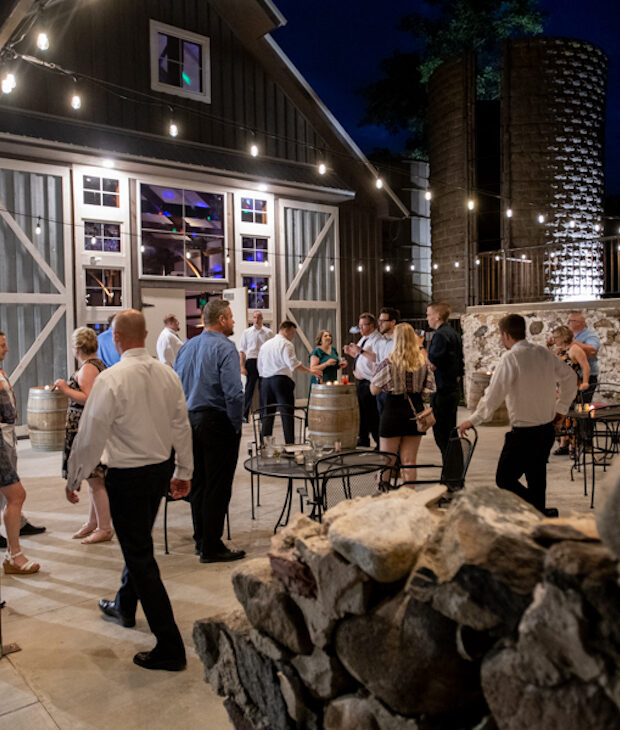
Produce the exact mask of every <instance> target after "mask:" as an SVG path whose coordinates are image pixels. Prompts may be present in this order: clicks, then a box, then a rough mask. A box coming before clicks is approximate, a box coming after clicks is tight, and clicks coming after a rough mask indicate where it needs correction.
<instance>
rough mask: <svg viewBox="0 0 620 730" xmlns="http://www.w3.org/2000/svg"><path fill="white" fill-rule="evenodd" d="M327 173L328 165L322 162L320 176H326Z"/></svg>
mask: <svg viewBox="0 0 620 730" xmlns="http://www.w3.org/2000/svg"><path fill="white" fill-rule="evenodd" d="M326 172H327V165H326V164H325V163H324V162H321V164H320V165H319V175H325V173H326Z"/></svg>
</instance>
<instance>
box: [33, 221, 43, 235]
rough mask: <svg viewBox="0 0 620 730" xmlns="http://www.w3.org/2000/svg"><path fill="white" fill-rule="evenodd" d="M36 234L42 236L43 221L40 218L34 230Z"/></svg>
mask: <svg viewBox="0 0 620 730" xmlns="http://www.w3.org/2000/svg"><path fill="white" fill-rule="evenodd" d="M34 232H35V233H36V234H37V236H38V235H40V233H41V219H40V218H39V219H38V220H37V225H36V227H35V229H34Z"/></svg>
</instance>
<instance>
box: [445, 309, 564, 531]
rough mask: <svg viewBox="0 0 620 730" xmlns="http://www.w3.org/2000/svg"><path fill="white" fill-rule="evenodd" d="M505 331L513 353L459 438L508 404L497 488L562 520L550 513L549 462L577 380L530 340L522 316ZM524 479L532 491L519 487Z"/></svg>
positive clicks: (504, 324) (506, 323)
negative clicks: (507, 425) (557, 428)
mask: <svg viewBox="0 0 620 730" xmlns="http://www.w3.org/2000/svg"><path fill="white" fill-rule="evenodd" d="M499 331H500V336H501V339H502V343H503V345H504V347H505V348H506V349H507V350H508V352H507V353H505V354H504V356H503V357H502V358H501V360H500V361H499V363H498V365H497V368H496V369H495V372H494V373H493V376H492V378H491V382H490V383H489V387H488V388H487V389H486V391H485V393H484V396H483V397H482V398H481V399H480V402H479V403H478V407H477V408H476V410H475V412H474V413H473V414H472V415H471V416H470V418H469V420H467V421H464V422H463V423H461V425H460V426H459V429H458V430H459V435H461V436H462V435H463V434H464V433H466V432H467V429H469V428H471V427H472V426H477V425H478V424H480V423H484V421H488V420H489V419H490V418H491V417H492V415H493V413H494V412H495V410H496V409H497V407H498V406H499V405H500V404H501V402H502V401H503V400H504V399H505V400H506V407H507V408H508V417H509V419H510V424H511V426H512V430H511V431H509V432H508V433H507V434H506V440H505V443H504V448H503V450H502V453H501V455H500V457H499V462H498V464H497V473H496V476H495V481H496V483H497V486H498V487H501V488H502V489H508V490H510V491H511V492H514V493H515V494H517V495H518V496H519V497H521V498H522V499H524V500H525V501H526V502H529V503H530V504H532V505H533V506H534V507H536V509H537V510H539V511H540V512H543V513H544V514H545V515H547V516H548V517H557V514H558V511H557V510H556V509H555V508H548V509H546V508H545V493H546V490H547V460H548V458H549V453H550V451H551V447H552V446H553V441H554V438H555V431H554V424H555V423H559V422H560V421H561V420H562V419H563V418H564V416H565V414H566V413H568V410H569V408H570V404H571V403H572V401H573V399H574V398H575V395H576V394H577V375H576V374H575V371H574V370H572V369H571V368H570V367H569V366H568V365H567V364H566V363H565V362H563V361H562V360H560V358H559V357H557V356H556V355H554V354H552V353H551V352H549V351H548V350H547V349H546V348H544V347H541V346H540V345H534V344H532V343H531V342H528V341H527V340H526V339H525V320H524V319H523V317H521V316H520V315H519V314H509V315H507V316H506V317H503V318H502V319H500V321H499ZM558 385H559V391H558V393H557V396H556V388H557V386H558ZM522 475H525V479H526V481H527V487H524V486H523V484H522V483H521V482H520V481H519V480H520V478H521V476H522Z"/></svg>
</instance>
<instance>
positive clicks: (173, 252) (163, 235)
mask: <svg viewBox="0 0 620 730" xmlns="http://www.w3.org/2000/svg"><path fill="white" fill-rule="evenodd" d="M140 205H141V210H140V215H141V220H142V240H141V245H140V253H141V257H142V274H143V276H180V277H185V278H192V279H193V278H201V279H224V278H225V276H226V270H225V268H226V264H225V250H224V249H225V237H224V195H222V194H220V193H204V192H198V191H195V190H184V189H182V188H171V187H166V186H162V185H146V184H141V185H140Z"/></svg>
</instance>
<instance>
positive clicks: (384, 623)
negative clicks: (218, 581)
mask: <svg viewBox="0 0 620 730" xmlns="http://www.w3.org/2000/svg"><path fill="white" fill-rule="evenodd" d="M441 491H442V489H441V488H440V487H434V488H432V489H430V490H426V491H423V492H414V491H413V490H408V489H401V490H398V491H397V492H392V493H390V494H385V495H380V496H376V497H363V498H358V499H357V500H351V501H346V502H342V503H341V504H339V505H337V506H336V507H335V508H333V509H332V510H329V511H328V512H327V513H326V514H325V519H324V521H323V523H322V524H318V523H316V522H313V521H311V520H310V519H308V518H307V517H305V516H304V515H298V516H297V517H296V518H295V519H294V521H293V522H292V523H291V524H290V525H289V526H288V527H287V528H285V529H283V530H282V532H281V533H280V534H279V535H277V536H275V537H274V538H273V539H272V544H271V550H270V553H269V556H268V557H265V558H256V559H254V560H250V561H247V562H246V563H244V564H243V565H241V566H240V567H239V568H238V569H237V570H236V571H235V573H234V574H233V585H234V588H235V593H236V596H237V598H238V600H239V603H240V604H241V606H240V608H239V610H237V611H234V612H232V613H229V614H226V615H221V616H216V617H212V618H210V619H205V620H202V621H198V622H197V623H196V624H195V627H194V641H195V643H196V647H197V650H198V653H199V655H200V658H201V659H202V661H203V664H204V666H205V679H206V680H207V681H208V682H209V683H210V684H211V685H212V687H213V689H214V690H215V691H216V692H218V693H219V694H220V695H222V696H225V697H226V700H225V706H226V708H227V709H228V712H229V715H230V718H231V721H232V724H233V726H234V727H235V728H236V730H295V729H307V730H321V729H322V730H473V729H474V728H475V729H476V730H481V729H482V728H484V729H485V730H491V729H493V730H497V729H498V728H499V730H524V728H527V729H528V730H550V729H551V728H558V729H559V728H562V729H564V728H575V729H577V728H588V730H610V728H618V727H620V711H619V707H620V671H619V666H620V649H619V647H620V621H619V618H620V616H619V606H620V588H619V586H618V561H617V554H616V551H617V550H618V548H619V547H620V541H619V540H618V539H617V520H618V510H619V509H620V506H619V500H616V502H615V503H614V506H613V509H612V510H611V513H610V514H609V515H608V519H607V523H606V524H602V525H601V535H603V536H605V535H610V536H611V540H610V541H609V542H608V546H606V545H604V544H603V543H602V542H601V541H600V540H599V537H598V533H597V529H596V525H595V523H594V518H593V517H592V516H586V517H584V516H576V517H573V518H567V519H562V520H560V519H554V520H549V519H545V518H543V517H542V515H541V514H540V513H539V512H537V511H536V510H535V509H534V508H533V507H532V506H531V505H529V504H527V503H526V502H523V501H522V500H521V499H519V498H518V497H517V496H515V495H514V494H512V493H511V492H507V491H505V490H501V489H498V488H497V487H484V486H482V487H477V488H472V489H465V490H463V491H462V492H460V493H459V494H458V495H457V496H456V498H455V499H454V500H453V501H452V503H451V504H450V506H449V507H448V508H447V509H445V508H442V507H440V506H439V503H438V502H437V500H438V497H439V495H440V493H441ZM619 496H620V495H619ZM205 726H208V718H206V717H205Z"/></svg>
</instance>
